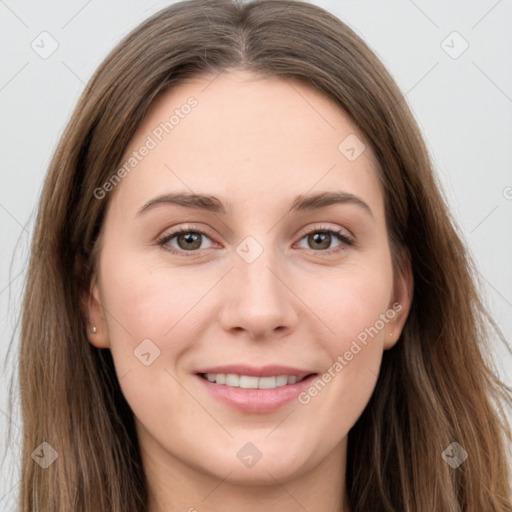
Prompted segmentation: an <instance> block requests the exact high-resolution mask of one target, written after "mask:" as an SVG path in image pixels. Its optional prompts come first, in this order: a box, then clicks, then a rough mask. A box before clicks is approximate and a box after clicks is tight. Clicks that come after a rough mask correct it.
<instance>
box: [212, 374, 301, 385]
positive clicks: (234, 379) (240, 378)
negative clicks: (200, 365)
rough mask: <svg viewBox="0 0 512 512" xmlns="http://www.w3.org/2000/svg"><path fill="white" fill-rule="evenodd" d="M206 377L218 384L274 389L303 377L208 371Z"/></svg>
mask: <svg viewBox="0 0 512 512" xmlns="http://www.w3.org/2000/svg"><path fill="white" fill-rule="evenodd" d="M206 379H207V380H208V381H209V382H215V383H216V384H224V385H225V386H230V387H234V388H243V389H274V388H278V387H281V386H286V385H287V384H295V383H296V382H300V381H301V380H302V379H297V377H295V376H294V375H279V376H277V377H253V376H250V375H236V374H234V373H228V374H225V373H207V374H206Z"/></svg>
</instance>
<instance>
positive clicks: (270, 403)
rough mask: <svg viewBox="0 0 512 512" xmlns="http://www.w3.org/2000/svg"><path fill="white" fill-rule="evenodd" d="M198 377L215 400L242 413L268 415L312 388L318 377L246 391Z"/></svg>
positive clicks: (313, 376)
mask: <svg viewBox="0 0 512 512" xmlns="http://www.w3.org/2000/svg"><path fill="white" fill-rule="evenodd" d="M196 377H197V378H198V379H199V380H200V381H201V383H202V385H203V386H205V388H206V390H207V391H209V392H210V393H211V394H212V395H213V396H214V397H215V398H217V399H218V400H220V401H221V402H223V403H225V404H227V405H229V406H231V407H233V408H235V409H238V410H239V411H242V412H250V413H266V412H272V411H276V410H277V409H279V408H281V407H283V406H284V405H285V404H287V403H288V402H291V401H292V400H293V399H294V398H297V396H298V395H299V393H301V392H302V391H304V390H305V389H306V388H307V387H309V386H310V384H311V381H312V380H313V379H314V378H315V377H316V375H310V376H309V377H306V378H305V379H303V380H301V381H300V382H296V383H295V384H286V386H279V387H277V388H273V389H245V388H235V387H231V386H225V385H224V384H215V383H213V382H210V381H208V380H206V379H204V378H203V377H201V376H200V375H196Z"/></svg>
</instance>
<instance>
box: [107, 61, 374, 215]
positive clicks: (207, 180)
mask: <svg viewBox="0 0 512 512" xmlns="http://www.w3.org/2000/svg"><path fill="white" fill-rule="evenodd" d="M145 146H146V147H148V148H149V150H143V151H141V149H142V148H143V147H145ZM347 150H349V152H347ZM134 153H138V156H137V158H136V157H135V156H134ZM141 153H144V156H143V157H141V156H140V154H141ZM359 153H360V155H359V156H358V154H359ZM354 156H356V157H357V158H354ZM123 164H128V165H126V166H125V167H126V169H129V172H127V173H125V176H126V177H124V178H123V180H122V183H121V184H120V185H118V186H117V187H116V190H115V191H114V192H115V194H114V195H118V194H119V193H120V192H121V190H124V192H123V193H122V194H121V195H124V196H126V195H128V196H129V197H130V198H131V199H132V200H134V201H135V200H137V201H138V202H139V203H140V202H141V201H143V200H144V199H145V198H146V199H147V197H148V195H151V194H156V193H161V192H165V191H169V190H176V189H179V190H183V191H185V190H188V191H189V192H190V191H193V192H196V193H211V194H215V195H219V196H223V197H229V199H230V201H232V202H235V203H237V202H239V201H240V202H244V201H250V200H251V199H255V198H256V197H259V198H260V199H262V198H264V197H265V196H269V197H272V198H273V200H274V202H275V199H276V197H281V196H282V197H283V198H284V197H285V196H286V197H288V196H290V197H292V196H294V197H295V196H297V195H299V194H304V193H306V192H308V191H309V190H311V191H315V190H314V189H318V191H320V190H326V189H329V190H345V191H348V192H352V193H357V194H358V195H361V194H364V195H365V196H366V197H367V198H368V200H369V201H373V202H375V201H377V202H379V201H380V197H379V196H380V195H381V190H380V185H379V182H378V181H379V180H378V177H377V163H376V159H375V157H374V155H373V152H372V150H371V148H370V146H369V144H367V143H366V142H365V141H364V137H363V136H362V134H361V133H360V132H359V130H358V128H357V126H356V125H355V124H354V123H353V122H352V121H351V120H350V118H349V117H348V115H347V114H346V113H345V112H344V111H343V110H342V109H341V108H340V107H339V106H338V105H337V104H336V103H335V102H334V101H333V100H331V99H330V98H328V97H327V96H325V95H324V94H322V93H321V92H320V91H318V90H316V89H314V88H313V87H310V86H307V85H305V84H302V83H300V82H297V81H294V80H283V79H280V78H277V77H271V78H263V77H261V76H258V75H255V74H253V73H250V72H246V71H224V72H222V73H220V74H218V75H202V76H198V77H195V78H193V79H191V80H189V81H187V82H186V83H182V84H180V85H179V86H176V87H174V88H172V89H170V90H168V91H165V92H164V93H162V94H161V95H160V96H159V97H158V98H157V99H156V100H155V102H154V103H153V104H152V106H151V108H150V109H149V110H148V112H147V114H146V116H145V117H144V119H143V121H142V123H141V124H140V126H139V127H138V129H137V131H136V133H135V135H134V137H133V138H132V140H131V142H130V144H129V146H128V147H127V149H126V152H125V155H124V158H123V162H122V163H121V164H120V167H121V166H122V165H123ZM131 164H133V165H131ZM368 196H369V197H368ZM372 196H374V197H372ZM380 202H381V201H380ZM260 203H261V201H260ZM246 206H247V207H250V205H247V203H246Z"/></svg>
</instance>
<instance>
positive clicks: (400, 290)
mask: <svg viewBox="0 0 512 512" xmlns="http://www.w3.org/2000/svg"><path fill="white" fill-rule="evenodd" d="M402 261H403V265H402V267H401V270H400V271H399V272H398V273H397V275H396V278H395V283H394V289H393V300H392V301H391V304H390V309H392V310H393V311H394V313H395V315H394V317H393V319H392V320H391V321H390V322H389V324H388V326H387V329H388V331H389V335H388V336H386V337H385V339H384V350H387V349H389V348H392V347H393V346H394V345H395V344H396V342H397V341H398V339H399V338H400V335H401V333H402V330H403V328H404V325H405V322H406V320H407V317H408V316H409V311H410V309H411V304H412V299H413V294H414V279H413V273H412V265H411V259H410V254H409V251H406V254H404V255H403V260H402Z"/></svg>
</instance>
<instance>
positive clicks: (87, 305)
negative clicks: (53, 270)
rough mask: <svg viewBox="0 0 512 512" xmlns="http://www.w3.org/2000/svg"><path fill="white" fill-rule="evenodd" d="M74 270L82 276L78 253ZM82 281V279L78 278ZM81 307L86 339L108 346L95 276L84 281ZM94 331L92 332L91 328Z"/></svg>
mask: <svg viewBox="0 0 512 512" xmlns="http://www.w3.org/2000/svg"><path fill="white" fill-rule="evenodd" d="M75 271H76V272H77V273H78V274H80V276H83V271H84V262H83V258H82V257H81V256H80V255H77V257H76V259H75ZM79 281H80V282H81V283H83V281H82V279H80V280H79ZM80 294H81V297H80V299H81V307H82V311H83V312H84V315H85V318H86V319H87V325H86V328H87V339H88V340H89V342H90V343H91V344H92V345H94V346H95V347H97V348H110V343H109V336H108V330H107V322H106V317H105V311H104V310H103V307H102V305H101V300H100V290H99V284H98V281H97V278H96V276H93V277H92V280H91V283H84V286H82V288H81V291H80ZM94 327H95V328H96V329H95V332H93V328H94Z"/></svg>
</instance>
